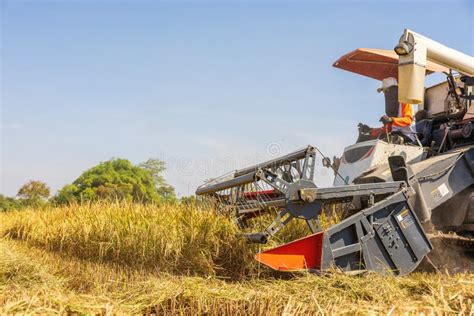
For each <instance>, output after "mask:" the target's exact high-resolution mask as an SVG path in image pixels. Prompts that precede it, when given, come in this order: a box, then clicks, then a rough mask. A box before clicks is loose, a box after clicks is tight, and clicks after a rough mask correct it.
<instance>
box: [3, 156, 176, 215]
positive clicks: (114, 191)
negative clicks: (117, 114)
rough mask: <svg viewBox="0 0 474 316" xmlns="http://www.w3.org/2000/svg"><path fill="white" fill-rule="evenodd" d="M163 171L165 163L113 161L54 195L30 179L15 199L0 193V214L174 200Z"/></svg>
mask: <svg viewBox="0 0 474 316" xmlns="http://www.w3.org/2000/svg"><path fill="white" fill-rule="evenodd" d="M165 169H166V165H165V163H164V162H163V161H161V160H158V159H149V160H147V161H145V162H143V163H140V164H138V165H133V164H132V163H131V162H130V161H129V160H127V159H121V158H114V159H111V160H108V161H105V162H101V163H99V164H98V165H96V166H94V167H92V168H90V169H89V170H86V171H85V172H84V173H82V174H81V175H80V176H79V177H78V178H77V179H76V180H75V181H73V182H72V183H70V184H67V185H65V186H64V187H63V188H62V189H60V190H59V191H58V192H57V193H56V194H54V195H53V196H51V192H50V188H49V187H48V185H47V184H46V183H44V182H42V181H37V180H30V181H28V182H27V183H25V184H24V185H23V186H21V188H20V189H19V190H18V193H17V195H16V196H15V197H7V196H4V195H2V194H0V211H6V210H12V209H21V208H24V207H41V206H45V205H49V204H51V205H63V204H70V203H77V202H78V203H82V202H90V201H98V200H114V201H116V200H121V201H130V202H139V203H156V202H161V201H174V200H176V194H175V191H174V188H173V187H172V186H171V185H169V184H168V183H167V182H166V180H165V178H164V177H163V172H164V171H165Z"/></svg>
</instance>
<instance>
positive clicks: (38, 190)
mask: <svg viewBox="0 0 474 316" xmlns="http://www.w3.org/2000/svg"><path fill="white" fill-rule="evenodd" d="M49 193H50V192H49V187H48V186H47V185H46V183H44V182H42V181H36V180H30V181H28V182H27V183H25V184H24V185H23V186H22V187H21V188H20V190H18V193H17V196H18V197H19V198H20V202H21V203H22V204H23V205H30V206H39V205H42V204H44V203H45V202H46V200H47V199H48V197H49Z"/></svg>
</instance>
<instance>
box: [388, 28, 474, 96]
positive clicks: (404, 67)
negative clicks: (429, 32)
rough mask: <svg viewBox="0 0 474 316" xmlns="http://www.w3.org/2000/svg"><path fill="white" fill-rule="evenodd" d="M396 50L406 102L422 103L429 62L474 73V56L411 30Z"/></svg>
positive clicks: (401, 86)
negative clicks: (427, 63) (427, 62)
mask: <svg viewBox="0 0 474 316" xmlns="http://www.w3.org/2000/svg"><path fill="white" fill-rule="evenodd" d="M395 52H396V53H397V54H398V55H399V60H398V81H399V89H398V99H399V101H400V102H403V103H414V104H418V103H422V102H423V97H424V84H425V70H426V61H427V60H430V61H432V62H434V63H436V64H439V65H442V66H445V67H447V68H450V69H453V70H456V71H457V72H459V73H461V74H464V75H468V76H474V57H472V56H469V55H466V54H464V53H461V52H459V51H457V50H455V49H452V48H449V47H447V46H445V45H443V44H440V43H438V42H436V41H433V40H431V39H429V38H427V37H425V36H423V35H420V34H418V33H415V32H413V31H411V30H409V29H405V32H404V33H403V35H402V36H401V37H400V40H399V43H398V45H397V46H396V47H395Z"/></svg>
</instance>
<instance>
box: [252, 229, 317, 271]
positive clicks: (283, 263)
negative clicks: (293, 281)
mask: <svg viewBox="0 0 474 316" xmlns="http://www.w3.org/2000/svg"><path fill="white" fill-rule="evenodd" d="M323 237H324V232H320V233H316V234H314V235H311V236H308V237H304V238H301V239H298V240H295V241H292V242H290V243H287V244H284V245H281V246H278V247H275V248H273V249H269V250H265V251H262V252H261V253H258V254H257V255H256V256H255V259H257V260H258V261H259V262H261V263H263V264H265V265H267V266H269V267H270V268H272V269H275V270H279V271H296V270H304V269H320V268H321V257H322V254H323Z"/></svg>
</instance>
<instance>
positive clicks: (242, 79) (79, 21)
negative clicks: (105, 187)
mask: <svg viewBox="0 0 474 316" xmlns="http://www.w3.org/2000/svg"><path fill="white" fill-rule="evenodd" d="M469 2H470V1H446V2H442V1H439V2H428V1H422V2H412V1H406V2H389V3H387V2H381V1H370V2H336V3H330V2H298V1H291V2H290V1H288V2H281V1H279V2H272V1H256V2H254V1H242V2H238V1H234V2H232V1H222V2H221V1H212V2H200V1H189V2H179V1H169V2H151V1H120V2H115V1H86V0H83V1H80V0H78V1H51V2H42V1H23V2H17V1H5V0H3V1H2V2H1V110H2V111H1V129H0V132H1V186H0V192H1V193H4V194H7V195H15V194H16V192H17V190H18V188H19V186H20V185H21V184H23V183H24V182H26V181H27V180H29V179H38V180H43V181H45V182H46V183H48V184H49V185H50V186H51V188H52V190H53V192H54V191H55V190H57V189H59V188H60V187H62V186H63V185H64V184H66V183H70V182H72V181H73V180H74V179H76V178H77V177H78V176H79V175H80V174H81V172H82V171H84V170H86V169H87V168H90V167H92V166H93V165H95V164H97V163H99V162H100V161H105V160H108V159H110V158H112V157H123V158H128V159H130V160H131V161H132V162H133V163H138V162H141V161H144V160H146V159H148V158H150V157H157V158H160V159H163V160H165V161H166V162H167V163H168V167H169V170H168V171H167V173H166V177H167V179H168V181H169V182H170V183H171V184H172V185H173V186H175V187H176V189H177V191H178V193H180V194H181V195H187V194H190V193H192V192H193V191H194V189H195V187H196V186H197V185H198V184H200V183H201V181H202V180H203V179H205V178H208V177H211V176H216V175H219V174H220V173H223V172H226V171H228V170H231V169H234V168H236V167H240V166H243V165H245V164H247V163H249V162H255V161H258V160H262V159H266V158H269V157H271V156H272V155H274V154H275V153H278V152H281V153H282V154H283V153H286V152H289V151H292V150H294V149H297V148H300V147H302V146H304V145H307V144H314V145H316V146H319V147H320V148H321V149H322V150H323V152H325V153H327V154H328V155H340V154H341V152H342V149H343V147H344V146H347V145H350V144H351V143H353V142H354V140H355V138H356V134H357V128H356V125H357V123H358V122H367V123H370V124H373V125H375V124H378V123H377V121H378V119H379V117H380V115H381V113H382V111H383V97H382V96H381V95H380V94H377V93H376V88H377V87H378V85H379V83H378V82H377V81H375V80H372V79H369V78H365V77H361V76H357V75H355V74H351V73H349V72H345V71H342V70H338V69H335V68H332V66H331V65H332V63H333V62H334V61H335V60H336V59H337V58H338V57H339V56H341V55H343V54H345V53H347V52H349V51H351V50H353V49H355V48H357V47H373V48H386V49H392V48H393V47H394V45H395V43H396V42H397V41H398V38H399V36H400V35H401V34H402V32H403V29H404V28H405V27H408V28H411V29H413V30H415V31H416V32H419V33H422V34H424V35H426V36H428V37H431V38H433V39H435V40H438V41H441V42H443V43H444V44H446V45H448V46H451V47H453V48H456V49H458V50H460V51H462V52H464V53H467V54H470V55H474V47H473V38H474V36H473V29H474V24H473V23H474V22H473V20H474V16H473V11H474V7H473V5H472V1H471V3H469ZM316 176H317V180H316V181H317V182H318V183H319V184H321V185H327V184H329V183H330V182H331V181H330V174H329V172H327V171H325V170H319V171H318V172H317V173H316Z"/></svg>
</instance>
